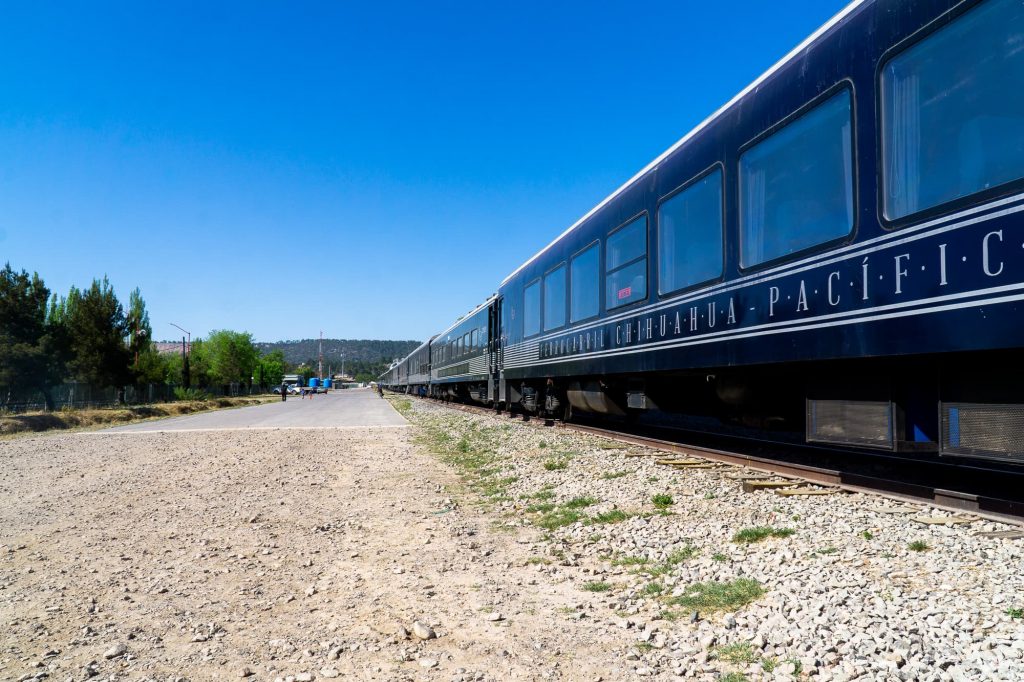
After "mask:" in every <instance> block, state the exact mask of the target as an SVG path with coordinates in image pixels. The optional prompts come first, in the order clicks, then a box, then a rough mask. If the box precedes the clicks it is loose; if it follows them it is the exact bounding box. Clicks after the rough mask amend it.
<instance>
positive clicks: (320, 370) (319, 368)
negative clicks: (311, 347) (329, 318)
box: [316, 329, 324, 382]
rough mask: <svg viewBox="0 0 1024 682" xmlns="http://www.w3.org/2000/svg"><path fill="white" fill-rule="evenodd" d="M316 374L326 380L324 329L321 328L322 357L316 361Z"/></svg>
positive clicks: (321, 379)
mask: <svg viewBox="0 0 1024 682" xmlns="http://www.w3.org/2000/svg"><path fill="white" fill-rule="evenodd" d="M316 376H317V378H319V379H320V381H321V382H322V381H323V380H324V330H323V329H321V330H320V357H319V359H318V360H317V361H316Z"/></svg>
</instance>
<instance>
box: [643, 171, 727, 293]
mask: <svg viewBox="0 0 1024 682" xmlns="http://www.w3.org/2000/svg"><path fill="white" fill-rule="evenodd" d="M721 274H722V171H721V170H715V171H713V172H711V173H709V174H707V175H705V176H704V177H703V178H701V179H699V180H697V181H696V182H694V183H693V184H691V185H690V186H689V187H687V188H686V189H684V190H683V191H682V192H679V193H678V194H676V195H675V196H673V197H672V198H671V199H669V200H668V201H665V202H664V203H663V204H662V205H661V206H660V207H659V208H658V292H659V293H661V294H670V293H672V292H674V291H679V290H680V289H685V288H687V287H690V286H693V285H694V284H700V283H701V282H706V281H708V280H711V279H714V278H716V277H718V276H720V275H721Z"/></svg>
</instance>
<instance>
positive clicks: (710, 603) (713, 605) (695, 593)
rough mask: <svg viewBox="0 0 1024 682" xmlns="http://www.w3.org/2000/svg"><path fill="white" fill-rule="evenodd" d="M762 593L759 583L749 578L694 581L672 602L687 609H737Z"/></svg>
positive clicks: (762, 589)
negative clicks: (726, 580)
mask: <svg viewBox="0 0 1024 682" xmlns="http://www.w3.org/2000/svg"><path fill="white" fill-rule="evenodd" d="M763 594H764V587H762V586H761V583H759V582H757V581H756V580H753V579H751V578H737V579H736V580H731V581H728V582H706V583H694V584H692V585H690V586H689V587H687V589H686V592H684V593H683V594H682V595H680V596H678V597H675V598H674V599H673V600H672V603H673V604H675V605H677V606H683V607H686V608H688V609H699V610H702V611H724V610H734V609H738V608H739V607H741V606H744V605H746V604H749V603H750V602H752V601H754V600H755V599H757V598H758V597H760V596H761V595H763Z"/></svg>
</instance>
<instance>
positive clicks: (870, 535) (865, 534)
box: [860, 530, 875, 540]
mask: <svg viewBox="0 0 1024 682" xmlns="http://www.w3.org/2000/svg"><path fill="white" fill-rule="evenodd" d="M860 536H861V537H862V538H864V539H865V540H871V539H873V538H874V537H875V534H874V533H872V532H871V531H869V530H866V531H864V532H863V533H861V534H860Z"/></svg>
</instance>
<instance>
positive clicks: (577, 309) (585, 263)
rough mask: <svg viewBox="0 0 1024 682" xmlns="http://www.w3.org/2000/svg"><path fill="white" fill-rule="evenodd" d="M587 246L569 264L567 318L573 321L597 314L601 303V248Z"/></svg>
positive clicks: (595, 245) (598, 245)
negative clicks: (569, 304)
mask: <svg viewBox="0 0 1024 682" xmlns="http://www.w3.org/2000/svg"><path fill="white" fill-rule="evenodd" d="M600 246H601V245H600V244H594V245H593V246H589V247H587V248H586V249H584V250H583V251H581V252H580V253H578V254H576V255H575V256H573V257H572V261H571V262H570V265H569V298H570V300H571V303H572V304H571V306H570V308H571V310H570V311H569V312H570V316H569V319H570V320H571V321H573V322H579V321H580V320H585V319H587V318H588V317H593V316H594V315H597V313H598V309H599V307H600V305H601V301H600V299H601V264H600V256H601V248H600Z"/></svg>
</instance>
